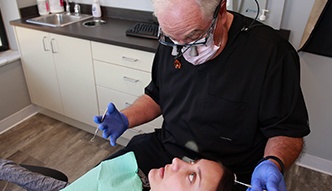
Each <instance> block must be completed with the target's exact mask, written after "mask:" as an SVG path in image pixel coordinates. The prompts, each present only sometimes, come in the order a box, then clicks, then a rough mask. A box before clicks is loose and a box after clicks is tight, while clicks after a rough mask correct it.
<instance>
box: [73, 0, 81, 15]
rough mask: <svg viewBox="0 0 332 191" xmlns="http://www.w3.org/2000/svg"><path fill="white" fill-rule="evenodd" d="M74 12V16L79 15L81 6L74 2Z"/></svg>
mask: <svg viewBox="0 0 332 191" xmlns="http://www.w3.org/2000/svg"><path fill="white" fill-rule="evenodd" d="M74 12H75V15H76V16H79V15H81V6H80V5H79V4H78V3H77V2H76V1H75V6H74Z"/></svg>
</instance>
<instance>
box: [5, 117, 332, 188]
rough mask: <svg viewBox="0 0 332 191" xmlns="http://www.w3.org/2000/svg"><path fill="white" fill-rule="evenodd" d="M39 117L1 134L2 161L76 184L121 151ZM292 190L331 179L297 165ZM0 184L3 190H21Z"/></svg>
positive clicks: (328, 184) (289, 180) (290, 178)
mask: <svg viewBox="0 0 332 191" xmlns="http://www.w3.org/2000/svg"><path fill="white" fill-rule="evenodd" d="M91 137H92V134H90V133H87V132H84V131H82V130H79V129H77V128H74V127H72V126H70V125H67V124H65V123H62V122H59V121H57V120H54V119H52V118H49V117H47V116H44V115H42V114H37V115H35V116H33V117H31V118H29V119H28V120H26V121H24V122H22V123H21V124H19V125H17V126H15V127H14V128H12V129H11V130H9V131H7V132H5V133H3V134H1V135H0V158H7V159H10V160H13V161H15V162H17V163H21V164H30V165H39V166H46V167H50V168H54V169H57V170H60V171H62V172H64V173H65V174H66V175H67V176H68V178H69V182H73V181H74V180H76V179H77V178H78V177H80V176H81V175H83V174H84V173H85V172H87V171H88V170H90V169H91V168H93V167H94V166H95V165H96V164H98V163H99V162H100V161H101V160H102V159H104V158H105V157H106V156H108V155H110V154H111V153H113V152H115V151H117V150H119V149H121V148H122V147H121V146H116V147H111V146H110V145H109V142H108V140H104V139H102V138H100V137H96V139H95V140H94V142H91V141H90V139H91ZM285 179H286V184H287V187H288V190H289V191H332V176H328V175H326V174H322V173H318V172H316V171H312V170H309V169H306V168H303V167H300V166H297V165H294V166H293V167H292V168H291V169H290V170H289V171H288V172H287V174H286V176H285ZM5 185H6V183H5V182H3V181H0V191H22V190H23V189H21V188H19V187H18V186H15V185H12V184H8V185H7V186H6V189H4V187H5Z"/></svg>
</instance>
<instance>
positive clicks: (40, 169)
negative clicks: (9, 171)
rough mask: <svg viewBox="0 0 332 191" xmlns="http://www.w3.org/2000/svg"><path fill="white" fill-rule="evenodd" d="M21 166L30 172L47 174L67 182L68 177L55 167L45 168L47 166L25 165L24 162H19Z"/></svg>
mask: <svg viewBox="0 0 332 191" xmlns="http://www.w3.org/2000/svg"><path fill="white" fill-rule="evenodd" d="M20 166H21V167H24V168H26V169H28V170H30V171H32V172H36V173H39V174H42V175H45V176H49V177H52V178H55V179H58V180H62V181H65V182H68V177H67V176H66V175H65V174H64V173H62V172H60V171H58V170H55V169H52V168H47V167H41V166H33V165H25V164H20Z"/></svg>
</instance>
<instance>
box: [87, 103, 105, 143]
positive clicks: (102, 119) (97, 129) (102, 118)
mask: <svg viewBox="0 0 332 191" xmlns="http://www.w3.org/2000/svg"><path fill="white" fill-rule="evenodd" d="M107 111H108V108H106V109H105V111H104V113H103V115H102V116H101V119H100V123H102V122H104V119H105V117H106V114H107ZM98 131H99V128H98V127H97V128H96V130H95V133H94V134H93V137H92V138H91V139H90V141H91V142H93V140H94V139H95V137H96V135H97V133H98Z"/></svg>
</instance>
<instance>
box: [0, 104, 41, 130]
mask: <svg viewBox="0 0 332 191" xmlns="http://www.w3.org/2000/svg"><path fill="white" fill-rule="evenodd" d="M37 113H38V107H36V106H35V105H33V104H31V105H29V106H27V107H25V108H23V109H21V110H20V111H18V112H16V113H14V114H13V115H11V116H9V117H7V118H5V119H3V120H1V121H0V134H2V133H4V132H6V131H8V130H9V129H11V128H12V127H14V126H15V125H17V124H19V123H21V122H22V121H24V120H26V119H28V118H29V117H31V116H33V115H35V114H37Z"/></svg>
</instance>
